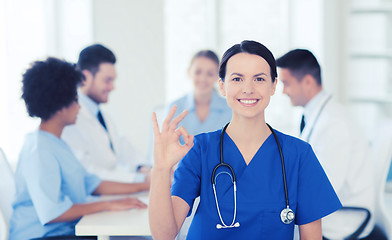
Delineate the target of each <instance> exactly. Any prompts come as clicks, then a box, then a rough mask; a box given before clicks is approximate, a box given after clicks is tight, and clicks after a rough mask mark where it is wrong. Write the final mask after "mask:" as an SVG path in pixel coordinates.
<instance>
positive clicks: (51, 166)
mask: <svg viewBox="0 0 392 240" xmlns="http://www.w3.org/2000/svg"><path fill="white" fill-rule="evenodd" d="M26 162H27V164H26V165H25V166H26V167H25V168H24V169H23V174H24V177H25V180H26V185H27V188H28V191H29V194H30V196H31V199H32V201H33V204H34V208H35V210H36V211H37V214H38V218H39V220H40V222H41V224H42V225H45V224H47V223H49V222H50V221H52V220H53V219H55V218H57V217H59V216H61V215H62V214H63V213H64V212H66V211H67V210H68V209H69V208H71V207H72V205H73V203H72V201H71V200H70V199H69V198H68V197H67V196H66V195H64V194H63V193H62V191H61V177H62V175H61V170H60V166H59V164H58V162H57V159H56V158H55V156H54V155H53V154H51V153H50V152H48V151H42V150H41V151H38V150H37V151H35V152H34V153H32V154H31V155H30V159H28V161H26Z"/></svg>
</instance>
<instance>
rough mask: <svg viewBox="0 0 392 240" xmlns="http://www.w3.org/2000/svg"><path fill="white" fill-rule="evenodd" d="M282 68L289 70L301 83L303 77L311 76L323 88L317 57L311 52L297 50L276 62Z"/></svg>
mask: <svg viewBox="0 0 392 240" xmlns="http://www.w3.org/2000/svg"><path fill="white" fill-rule="evenodd" d="M276 65H277V66H278V67H280V68H286V69H288V70H289V71H290V72H291V74H292V75H293V76H294V77H295V78H297V80H298V81H301V80H302V79H303V77H304V76H305V75H307V74H310V75H311V76H312V77H313V78H314V79H315V80H316V82H317V84H318V85H319V86H321V68H320V64H319V63H318V61H317V59H316V57H315V56H314V55H313V53H311V52H310V51H309V50H306V49H295V50H292V51H290V52H288V53H286V54H285V55H283V56H282V57H280V58H278V60H276Z"/></svg>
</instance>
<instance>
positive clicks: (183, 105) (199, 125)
mask: <svg viewBox="0 0 392 240" xmlns="http://www.w3.org/2000/svg"><path fill="white" fill-rule="evenodd" d="M174 105H177V111H176V113H175V115H174V116H175V117H176V116H178V115H179V114H180V113H182V112H183V111H184V110H188V114H187V116H186V117H185V118H184V120H182V121H181V122H180V124H179V127H180V126H183V127H185V129H186V130H187V131H188V132H189V134H192V135H196V134H199V133H204V132H212V131H216V130H218V129H220V128H222V127H223V126H224V125H226V123H228V122H230V121H231V115H232V114H231V108H230V107H229V106H228V105H227V102H226V99H225V98H223V97H221V96H219V95H218V93H216V91H215V90H214V91H212V96H211V103H210V112H209V113H208V116H207V118H206V119H205V120H204V121H203V122H201V121H200V119H199V117H198V116H197V112H196V103H195V96H194V93H193V92H192V93H189V94H187V95H185V96H183V97H182V98H180V99H178V100H176V101H174V102H172V103H171V104H170V105H169V107H168V109H167V110H166V112H168V111H170V109H171V108H172V107H173V106H174ZM166 115H167V114H165V116H166ZM181 140H182V138H181ZM182 143H183V142H182Z"/></svg>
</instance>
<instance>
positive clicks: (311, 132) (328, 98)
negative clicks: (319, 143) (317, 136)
mask: <svg viewBox="0 0 392 240" xmlns="http://www.w3.org/2000/svg"><path fill="white" fill-rule="evenodd" d="M331 98H332V95H329V96H328V97H327V98H326V99H325V100H324V102H323V104H322V105H321V107H320V109H319V111H318V112H317V115H316V117H315V118H314V121H313V125H312V127H311V128H310V131H309V134H308V136H307V137H306V142H309V140H310V137H311V136H312V134H313V129H314V127H315V126H316V124H317V122H318V119H319V117H320V115H321V113H322V112H323V110H324V108H325V106H327V103H328V102H329V100H331ZM302 133H303V132H302ZM302 133H301V134H300V136H302Z"/></svg>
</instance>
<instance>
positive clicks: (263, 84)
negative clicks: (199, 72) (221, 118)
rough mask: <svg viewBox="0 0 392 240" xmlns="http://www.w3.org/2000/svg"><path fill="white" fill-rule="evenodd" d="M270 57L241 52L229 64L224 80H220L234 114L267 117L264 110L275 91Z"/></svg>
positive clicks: (223, 92) (246, 116) (221, 87)
mask: <svg viewBox="0 0 392 240" xmlns="http://www.w3.org/2000/svg"><path fill="white" fill-rule="evenodd" d="M276 82H277V81H276V80H275V81H274V82H272V79H271V69H270V66H269V64H268V63H267V61H266V60H265V59H264V58H262V57H260V56H258V55H254V54H249V53H238V54H236V55H234V56H232V57H231V58H230V59H229V60H228V61H227V65H226V76H225V79H224V81H222V80H219V86H220V90H221V92H222V95H224V96H226V100H227V104H228V105H229V106H230V107H231V109H232V110H233V117H234V116H235V115H237V116H238V117H245V118H253V117H257V116H262V117H264V110H265V109H266V107H267V106H268V104H269V102H270V98H271V96H272V95H274V93H275V87H276Z"/></svg>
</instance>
